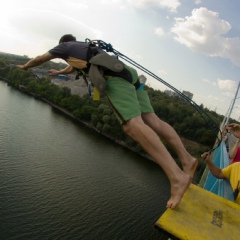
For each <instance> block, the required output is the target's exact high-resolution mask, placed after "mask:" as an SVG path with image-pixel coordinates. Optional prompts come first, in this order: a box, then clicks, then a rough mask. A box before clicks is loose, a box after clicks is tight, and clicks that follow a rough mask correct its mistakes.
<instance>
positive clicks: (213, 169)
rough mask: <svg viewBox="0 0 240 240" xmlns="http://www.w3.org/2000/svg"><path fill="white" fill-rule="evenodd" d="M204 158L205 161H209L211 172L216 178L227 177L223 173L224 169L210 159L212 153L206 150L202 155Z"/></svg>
mask: <svg viewBox="0 0 240 240" xmlns="http://www.w3.org/2000/svg"><path fill="white" fill-rule="evenodd" d="M201 157H202V158H203V159H205V162H206V163H207V165H208V167H209V170H210V172H211V173H212V175H213V176H214V177H216V178H225V176H224V175H223V173H222V170H221V169H220V168H218V167H216V166H215V165H214V163H213V162H212V161H211V159H210V153H209V152H205V153H203V154H202V155H201Z"/></svg>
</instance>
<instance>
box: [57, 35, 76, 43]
mask: <svg viewBox="0 0 240 240" xmlns="http://www.w3.org/2000/svg"><path fill="white" fill-rule="evenodd" d="M70 41H76V37H74V36H73V35H72V34H65V35H63V36H62V37H61V38H60V40H59V44H60V43H63V42H70Z"/></svg>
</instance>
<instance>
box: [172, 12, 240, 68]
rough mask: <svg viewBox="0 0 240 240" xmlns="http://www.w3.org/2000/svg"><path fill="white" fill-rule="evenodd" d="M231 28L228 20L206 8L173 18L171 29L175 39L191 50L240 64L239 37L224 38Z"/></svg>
mask: <svg viewBox="0 0 240 240" xmlns="http://www.w3.org/2000/svg"><path fill="white" fill-rule="evenodd" d="M230 29H231V25H230V23H229V22H227V21H224V20H222V19H220V18H219V15H218V13H217V12H213V11H210V10H208V9H206V8H198V9H194V10H193V11H192V15H191V16H190V17H189V16H187V17H185V18H175V24H174V26H173V27H172V29H171V31H172V32H173V33H175V34H176V35H177V36H176V37H175V40H176V41H178V42H179V43H181V44H184V45H186V46H187V47H188V48H190V49H191V50H193V51H196V52H200V53H202V54H205V55H207V56H211V57H222V58H227V59H230V60H231V61H232V63H233V64H235V65H236V66H240V58H239V55H240V47H239V46H240V38H226V37H224V35H226V34H227V33H228V31H229V30H230Z"/></svg>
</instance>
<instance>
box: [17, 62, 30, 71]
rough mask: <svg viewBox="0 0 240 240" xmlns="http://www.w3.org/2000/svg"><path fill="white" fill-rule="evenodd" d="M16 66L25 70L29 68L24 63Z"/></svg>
mask: <svg viewBox="0 0 240 240" xmlns="http://www.w3.org/2000/svg"><path fill="white" fill-rule="evenodd" d="M15 67H16V68H19V69H22V70H25V71H27V70H28V68H27V67H26V66H25V64H24V65H16V66H15Z"/></svg>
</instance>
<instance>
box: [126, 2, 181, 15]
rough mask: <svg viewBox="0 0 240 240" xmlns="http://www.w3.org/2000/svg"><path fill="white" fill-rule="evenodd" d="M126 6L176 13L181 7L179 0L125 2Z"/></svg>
mask: <svg viewBox="0 0 240 240" xmlns="http://www.w3.org/2000/svg"><path fill="white" fill-rule="evenodd" d="M126 2H127V3H128V4H130V5H131V6H133V7H136V8H140V9H144V8H162V9H168V10H169V11H171V12H176V11H177V8H178V7H179V6H180V5H181V3H180V1H179V0H171V1H169V0H138V1H136V0H126Z"/></svg>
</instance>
